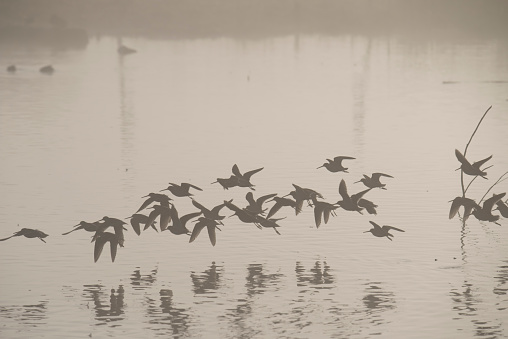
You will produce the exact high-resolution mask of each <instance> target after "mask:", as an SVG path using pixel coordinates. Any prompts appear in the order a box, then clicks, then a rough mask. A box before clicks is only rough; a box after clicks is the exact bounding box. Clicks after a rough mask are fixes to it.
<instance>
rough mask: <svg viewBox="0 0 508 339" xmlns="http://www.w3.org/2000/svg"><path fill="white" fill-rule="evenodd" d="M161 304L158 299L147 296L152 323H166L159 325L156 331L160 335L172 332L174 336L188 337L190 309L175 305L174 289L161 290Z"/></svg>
mask: <svg viewBox="0 0 508 339" xmlns="http://www.w3.org/2000/svg"><path fill="white" fill-rule="evenodd" d="M159 296H160V304H159V302H158V301H157V300H156V299H152V298H149V297H147V298H146V299H147V302H148V307H147V312H148V315H149V316H150V321H149V322H150V324H158V325H166V326H164V327H161V326H158V327H157V328H156V329H155V331H156V332H157V334H160V335H168V334H171V337H172V338H184V337H188V336H189V335H188V331H189V321H188V319H189V314H188V312H189V310H188V309H185V308H178V307H175V306H174V302H173V291H172V290H170V289H165V288H163V289H161V290H160V291H159Z"/></svg>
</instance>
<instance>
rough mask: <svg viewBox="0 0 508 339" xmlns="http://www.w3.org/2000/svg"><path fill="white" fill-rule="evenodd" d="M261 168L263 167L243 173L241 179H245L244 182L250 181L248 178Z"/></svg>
mask: <svg viewBox="0 0 508 339" xmlns="http://www.w3.org/2000/svg"><path fill="white" fill-rule="evenodd" d="M263 168H264V167H261V168H258V169H255V170H252V171H248V172H245V173H244V174H243V177H244V178H245V180H250V177H252V175H254V174H256V173H257V172H259V171H261V170H262V169H263Z"/></svg>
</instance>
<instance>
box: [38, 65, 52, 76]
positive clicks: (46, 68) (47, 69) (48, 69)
mask: <svg viewBox="0 0 508 339" xmlns="http://www.w3.org/2000/svg"><path fill="white" fill-rule="evenodd" d="M39 71H40V72H41V73H44V74H53V72H55V69H54V68H53V66H51V65H47V66H44V67H41V68H40V69H39Z"/></svg>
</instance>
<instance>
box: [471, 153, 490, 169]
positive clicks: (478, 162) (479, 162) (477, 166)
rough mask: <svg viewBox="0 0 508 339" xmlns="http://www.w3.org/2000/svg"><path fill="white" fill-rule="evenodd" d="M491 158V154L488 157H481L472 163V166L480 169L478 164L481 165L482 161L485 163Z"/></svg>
mask: <svg viewBox="0 0 508 339" xmlns="http://www.w3.org/2000/svg"><path fill="white" fill-rule="evenodd" d="M491 158H492V155H491V156H490V157H487V158H485V159H483V160H479V161H477V162H475V163H473V167H476V168H478V169H480V166H481V165H483V164H484V163H486V162H487V161H489V160H490V159H491Z"/></svg>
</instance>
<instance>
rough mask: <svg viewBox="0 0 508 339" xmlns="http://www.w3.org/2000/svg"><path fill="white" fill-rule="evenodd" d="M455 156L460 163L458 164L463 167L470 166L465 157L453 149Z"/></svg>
mask: <svg viewBox="0 0 508 339" xmlns="http://www.w3.org/2000/svg"><path fill="white" fill-rule="evenodd" d="M455 156H456V157H457V159H458V160H459V161H460V163H461V164H462V165H465V166H471V164H470V163H469V161H468V160H467V159H466V157H465V156H463V155H462V153H460V152H459V150H458V149H455Z"/></svg>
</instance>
